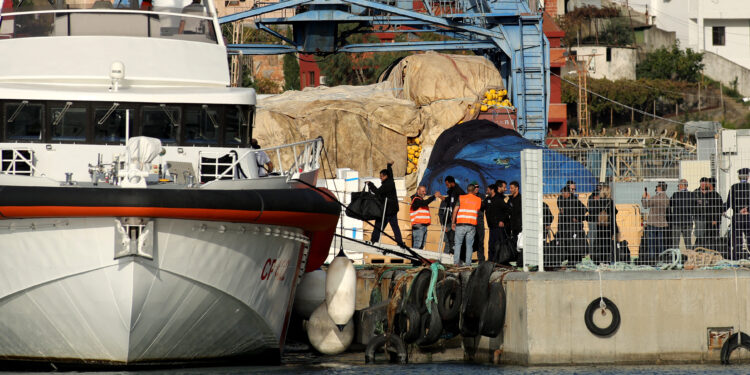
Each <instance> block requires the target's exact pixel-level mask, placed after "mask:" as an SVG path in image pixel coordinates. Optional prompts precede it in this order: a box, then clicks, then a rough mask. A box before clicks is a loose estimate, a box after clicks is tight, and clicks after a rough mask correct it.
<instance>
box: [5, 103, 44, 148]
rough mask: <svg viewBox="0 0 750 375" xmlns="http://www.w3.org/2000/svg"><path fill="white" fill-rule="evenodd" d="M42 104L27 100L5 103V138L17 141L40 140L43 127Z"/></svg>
mask: <svg viewBox="0 0 750 375" xmlns="http://www.w3.org/2000/svg"><path fill="white" fill-rule="evenodd" d="M43 124H44V105H42V104H29V102H27V101H23V102H16V103H8V104H6V105H5V138H6V139H9V140H19V141H41V140H42V129H43V128H44V126H43Z"/></svg>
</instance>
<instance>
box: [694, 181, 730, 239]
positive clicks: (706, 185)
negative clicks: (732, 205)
mask: <svg viewBox="0 0 750 375" xmlns="http://www.w3.org/2000/svg"><path fill="white" fill-rule="evenodd" d="M695 206H696V212H695V213H694V215H695V227H696V233H695V246H696V247H705V248H707V249H711V250H719V249H718V245H719V226H720V225H721V214H722V213H724V202H723V201H722V199H721V195H719V193H718V192H716V191H715V190H713V189H712V188H711V178H708V177H704V178H701V186H700V189H698V192H697V193H696V195H695Z"/></svg>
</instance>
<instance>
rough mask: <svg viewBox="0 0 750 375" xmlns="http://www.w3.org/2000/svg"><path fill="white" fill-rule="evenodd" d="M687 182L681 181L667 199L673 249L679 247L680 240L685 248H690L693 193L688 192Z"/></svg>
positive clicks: (691, 240)
mask: <svg viewBox="0 0 750 375" xmlns="http://www.w3.org/2000/svg"><path fill="white" fill-rule="evenodd" d="M687 187H688V182H687V180H686V179H684V178H683V179H681V180H680V182H679V183H678V184H677V191H676V192H674V194H672V197H671V198H669V210H668V211H667V221H668V222H669V224H670V227H671V229H672V241H671V242H672V244H671V246H672V247H673V248H679V247H680V238H682V240H683V241H684V242H685V247H686V248H688V249H690V248H692V242H693V238H692V232H693V210H692V206H693V198H694V195H693V193H691V192H689V191H688V189H687Z"/></svg>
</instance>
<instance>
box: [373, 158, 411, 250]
mask: <svg viewBox="0 0 750 375" xmlns="http://www.w3.org/2000/svg"><path fill="white" fill-rule="evenodd" d="M392 165H393V162H392V161H390V162H388V166H387V167H386V169H383V170H381V171H380V181H381V183H380V187H379V188H378V187H375V184H373V183H372V182H371V181H368V182H367V187H368V188H369V189H370V191H371V192H373V193H375V195H376V196H377V197H378V199H379V200H380V201H381V202H383V209H384V210H385V221H383V220H381V219H377V220H375V228H374V229H373V231H372V237H371V238H370V241H372V242H378V241H379V240H380V231H381V228H382V229H385V226H384V225H385V224H387V225H390V226H391V229H392V230H393V238H394V239H395V240H396V243H397V244H398V245H399V246H403V247H406V245H405V244H404V241H402V240H401V230H400V229H399V227H398V196H397V195H396V183H395V182H394V181H393V168H392V167H391V166H392Z"/></svg>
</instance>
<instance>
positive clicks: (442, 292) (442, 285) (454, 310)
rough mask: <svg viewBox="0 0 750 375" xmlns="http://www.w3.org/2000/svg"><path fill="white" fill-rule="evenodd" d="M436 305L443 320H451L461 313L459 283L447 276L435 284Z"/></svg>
mask: <svg viewBox="0 0 750 375" xmlns="http://www.w3.org/2000/svg"><path fill="white" fill-rule="evenodd" d="M435 289H436V290H435V294H436V298H437V307H438V311H439V312H440V317H441V318H443V320H444V321H446V322H447V321H452V320H454V319H456V318H458V316H459V315H460V314H461V295H462V293H461V292H462V289H461V284H460V283H459V282H458V280H457V279H455V278H453V277H449V278H447V279H445V280H443V281H441V282H439V283H438V284H437V287H436V288H435Z"/></svg>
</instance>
